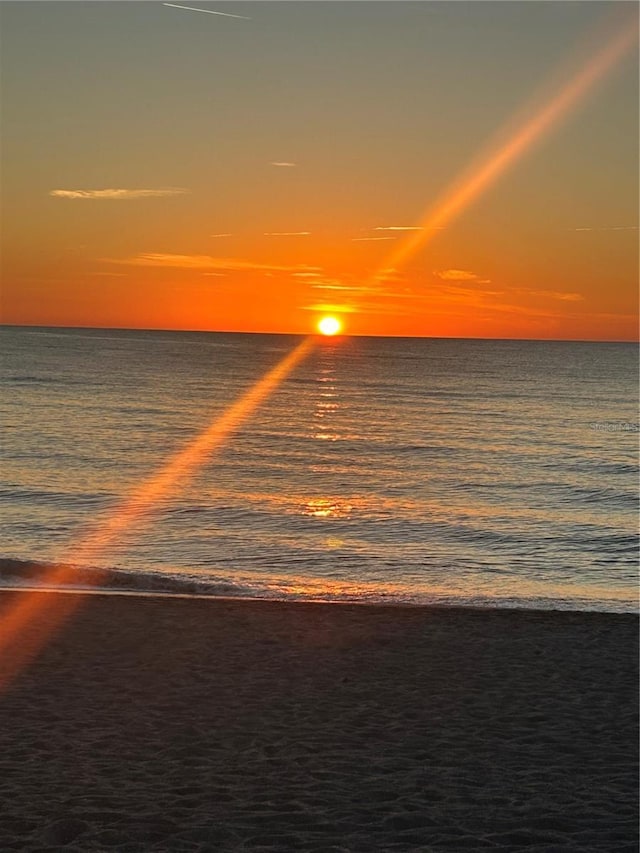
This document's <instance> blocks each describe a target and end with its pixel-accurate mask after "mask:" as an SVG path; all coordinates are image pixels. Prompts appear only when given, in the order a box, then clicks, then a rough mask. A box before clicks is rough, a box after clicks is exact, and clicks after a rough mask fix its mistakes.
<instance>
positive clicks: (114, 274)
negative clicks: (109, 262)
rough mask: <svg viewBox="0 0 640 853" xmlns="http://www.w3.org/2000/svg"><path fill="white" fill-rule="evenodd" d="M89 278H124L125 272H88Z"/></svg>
mask: <svg viewBox="0 0 640 853" xmlns="http://www.w3.org/2000/svg"><path fill="white" fill-rule="evenodd" d="M87 275H90V276H98V277H100V278H126V277H127V273H126V272H90V273H87Z"/></svg>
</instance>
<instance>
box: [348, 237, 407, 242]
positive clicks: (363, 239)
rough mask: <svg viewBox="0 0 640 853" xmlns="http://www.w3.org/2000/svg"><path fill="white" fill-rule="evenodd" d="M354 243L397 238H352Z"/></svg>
mask: <svg viewBox="0 0 640 853" xmlns="http://www.w3.org/2000/svg"><path fill="white" fill-rule="evenodd" d="M351 239H352V240H353V242H354V243H358V242H363V241H369V240H395V239H396V238H395V237H352V238H351Z"/></svg>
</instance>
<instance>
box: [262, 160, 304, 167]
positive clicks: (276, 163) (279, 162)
mask: <svg viewBox="0 0 640 853" xmlns="http://www.w3.org/2000/svg"><path fill="white" fill-rule="evenodd" d="M269 165H270V166H283V167H285V168H293V167H294V166H297V165H298V164H297V163H287V162H286V161H283V160H272V161H271V163H269Z"/></svg>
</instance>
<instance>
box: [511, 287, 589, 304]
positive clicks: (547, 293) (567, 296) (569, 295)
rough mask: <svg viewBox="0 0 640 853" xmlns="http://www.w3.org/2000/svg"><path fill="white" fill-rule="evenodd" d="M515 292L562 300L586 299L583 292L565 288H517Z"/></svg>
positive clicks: (576, 300)
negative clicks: (565, 289)
mask: <svg viewBox="0 0 640 853" xmlns="http://www.w3.org/2000/svg"><path fill="white" fill-rule="evenodd" d="M514 292H515V293H519V294H520V293H521V294H523V295H525V296H541V297H542V298H544V299H559V300H560V301H561V302H582V300H583V299H584V296H583V295H582V294H581V293H574V292H571V291H564V290H516V291H514Z"/></svg>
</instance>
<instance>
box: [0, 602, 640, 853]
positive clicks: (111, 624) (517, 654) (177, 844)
mask: <svg viewBox="0 0 640 853" xmlns="http://www.w3.org/2000/svg"><path fill="white" fill-rule="evenodd" d="M10 599H11V594H3V595H1V596H0V608H1V607H3V606H4V607H6V606H7V603H8V602H9V601H10ZM637 625H638V622H637V619H636V617H635V616H633V615H613V614H589V613H558V612H556V613H553V612H547V613H544V612H516V611H500V610H493V611H491V610H457V609H450V608H432V609H429V608H391V607H363V606H356V605H333V604H332V605H319V604H291V603H287V604H285V603H278V602H246V601H245V602H242V601H222V600H217V601H216V600H213V601H202V600H200V601H198V600H185V599H166V598H165V599H161V598H123V597H114V596H112V597H108V596H86V597H84V600H83V602H82V607H81V608H80V609H79V610H78V612H77V613H76V614H75V616H74V617H73V618H72V619H71V620H70V622H68V623H67V625H66V627H65V628H64V630H63V631H62V632H61V633H59V634H58V635H57V636H56V637H55V639H54V640H53V641H52V642H51V643H50V644H49V645H48V646H47V648H46V650H45V651H44V652H43V653H42V654H41V655H40V657H39V658H38V660H37V661H36V662H35V663H34V664H33V665H32V666H31V667H30V668H29V669H28V670H26V671H25V672H23V673H22V674H21V675H20V676H19V677H18V678H17V680H15V681H14V682H13V684H12V685H11V687H10V688H9V689H8V690H6V691H5V693H4V694H3V695H2V696H0V802H1V806H0V850H2V851H8V850H29V851H54V850H64V851H107V850H114V851H118V853H129V851H131V853H133V851H217V850H222V851H227V850H228V851H242V850H253V851H257V850H263V851H266V850H270V851H317V853H320V851H325V853H329V851H334V853H338V851H408V850H415V851H440V850H443V851H444V850H447V851H472V850H482V851H486V850H503V851H504V850H513V851H516V850H526V851H531V853H533V851H536V852H537V851H539V853H542V851H544V853H553V851H561V850H562V851H568V850H573V851H581V853H588V851H596V850H597V851H607V852H608V853H615V851H619V853H622V851H637V850H638V833H637V785H636V782H637V671H636V663H637V654H636V649H637V646H636V637H637Z"/></svg>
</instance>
